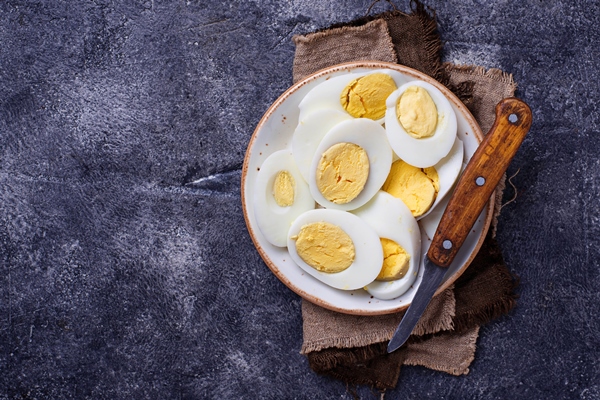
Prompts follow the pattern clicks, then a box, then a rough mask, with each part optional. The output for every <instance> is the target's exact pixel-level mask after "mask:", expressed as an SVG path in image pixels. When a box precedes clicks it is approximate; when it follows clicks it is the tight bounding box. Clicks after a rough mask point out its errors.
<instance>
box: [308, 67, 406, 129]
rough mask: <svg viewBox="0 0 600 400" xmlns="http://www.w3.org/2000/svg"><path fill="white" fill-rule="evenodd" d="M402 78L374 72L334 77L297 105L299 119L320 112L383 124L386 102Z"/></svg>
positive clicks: (404, 79) (321, 84)
mask: <svg viewBox="0 0 600 400" xmlns="http://www.w3.org/2000/svg"><path fill="white" fill-rule="evenodd" d="M406 80H407V79H406V78H405V77H403V76H402V74H400V73H399V72H397V71H392V70H376V71H370V72H361V73H351V74H344V75H341V76H336V77H333V78H330V79H328V80H326V81H325V82H322V83H320V84H318V85H317V86H315V87H314V88H313V89H312V90H311V91H310V92H308V93H307V94H306V96H305V97H304V98H303V99H302V101H301V102H300V104H299V106H298V107H299V108H300V119H302V118H303V117H304V116H305V115H307V114H309V113H311V112H313V111H315V110H320V109H323V108H331V109H334V110H338V111H341V112H344V113H346V114H348V115H350V116H352V117H354V118H369V119H372V120H375V121H378V122H380V123H382V122H383V118H384V117H385V112H386V99H387V97H388V96H389V95H390V94H391V93H392V92H394V91H395V90H396V89H397V88H398V87H400V86H401V85H402V84H403V83H405V82H406Z"/></svg>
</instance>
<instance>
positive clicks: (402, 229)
mask: <svg viewBox="0 0 600 400" xmlns="http://www.w3.org/2000/svg"><path fill="white" fill-rule="evenodd" d="M352 213H353V214H354V215H356V216H357V217H359V218H360V219H361V220H362V221H364V222H366V223H367V224H368V225H369V226H370V227H371V228H373V229H374V230H375V232H376V233H377V235H378V236H379V237H380V238H381V243H382V246H385V247H387V248H390V249H392V250H393V249H395V248H396V247H395V246H393V245H392V246H389V241H392V242H393V243H395V244H397V245H398V246H399V247H400V248H401V249H402V250H403V251H404V252H405V253H406V254H407V255H408V257H409V258H408V266H407V267H405V269H404V271H402V272H403V273H402V274H401V277H400V278H399V279H393V280H386V281H380V280H375V281H373V282H371V283H369V284H368V285H366V287H365V290H367V292H369V293H370V294H371V295H372V296H374V297H376V298H378V299H382V300H389V299H394V298H396V297H398V296H401V295H402V294H404V293H405V292H406V291H407V290H408V289H409V288H410V287H411V285H412V284H413V283H414V281H415V279H416V277H417V271H418V269H419V263H420V261H421V234H420V230H419V225H418V224H417V221H416V220H415V218H414V217H413V216H412V214H411V212H410V210H409V209H408V207H407V206H406V205H405V204H404V203H403V202H402V201H401V200H399V199H397V198H395V197H394V196H392V195H390V194H388V193H386V192H383V191H379V192H378V193H377V194H376V195H375V196H374V197H373V199H371V200H370V201H369V202H368V203H367V204H365V205H364V206H362V207H360V208H358V209H356V210H354V211H352ZM385 247H384V250H387V249H385ZM397 254H398V251H397V248H396V251H393V252H388V251H384V259H385V260H386V262H388V263H394V262H397V261H396V260H395V258H399V257H398V255H397ZM384 265H385V264H384ZM390 268H393V265H391V266H390Z"/></svg>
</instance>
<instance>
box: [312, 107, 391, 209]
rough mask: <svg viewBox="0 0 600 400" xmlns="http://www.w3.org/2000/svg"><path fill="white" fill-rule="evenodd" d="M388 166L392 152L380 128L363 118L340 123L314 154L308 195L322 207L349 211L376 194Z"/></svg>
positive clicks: (384, 177)
mask: <svg viewBox="0 0 600 400" xmlns="http://www.w3.org/2000/svg"><path fill="white" fill-rule="evenodd" d="M391 164H392V149H391V148H390V145H389V143H388V141H387V137H386V134H385V129H383V127H382V126H381V125H379V124H378V123H376V122H374V121H372V120H370V119H366V118H358V119H350V120H346V121H342V122H340V123H338V124H337V125H335V126H334V127H333V128H332V129H331V130H330V131H329V132H328V133H327V135H325V137H324V138H323V140H322V141H321V143H320V144H319V146H318V147H317V150H316V151H315V155H314V156H313V160H312V164H311V169H310V175H309V180H308V185H309V188H310V193H311V194H312V196H313V198H314V199H315V200H316V201H317V203H319V204H320V205H321V206H323V207H326V208H336V209H339V210H346V211H348V210H353V209H355V208H358V207H360V206H362V205H363V204H365V203H366V202H367V201H369V200H370V199H371V197H373V195H375V193H377V191H378V190H379V189H380V188H381V185H383V183H384V182H385V180H386V177H387V176H388V173H389V171H390V167H391Z"/></svg>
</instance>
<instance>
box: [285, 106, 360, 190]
mask: <svg viewBox="0 0 600 400" xmlns="http://www.w3.org/2000/svg"><path fill="white" fill-rule="evenodd" d="M351 118H352V117H351V116H350V115H349V114H348V113H346V112H341V111H339V110H334V109H331V108H324V109H321V110H314V111H313V112H311V113H306V115H304V116H303V117H301V118H300V120H299V121H298V125H297V126H296V130H295V131H294V135H293V136H292V154H293V155H294V160H295V161H296V165H297V166H298V169H299V170H300V173H301V174H302V176H303V177H304V180H305V181H307V182H308V179H309V175H310V164H311V161H312V158H313V156H314V154H315V151H316V150H317V147H318V146H319V143H321V140H323V138H324V137H325V135H326V134H327V132H329V130H330V129H331V128H333V127H334V126H335V125H337V124H338V123H340V122H342V121H345V120H348V119H351Z"/></svg>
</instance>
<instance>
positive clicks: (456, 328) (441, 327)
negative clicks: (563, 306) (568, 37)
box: [293, 1, 517, 389]
mask: <svg viewBox="0 0 600 400" xmlns="http://www.w3.org/2000/svg"><path fill="white" fill-rule="evenodd" d="M411 4H412V10H411V13H410V14H407V13H403V12H399V11H391V12H385V13H382V14H379V15H375V16H367V17H364V18H361V19H358V20H355V21H352V22H349V23H344V24H336V25H333V26H331V27H329V28H327V29H325V30H322V31H320V32H315V33H311V34H307V35H302V36H295V37H294V38H293V41H294V43H295V44H296V54H295V58H294V64H293V77H294V81H298V80H300V79H302V78H303V77H305V76H307V75H310V74H312V73H314V72H316V71H318V70H320V69H322V68H325V67H327V66H330V65H334V64H338V63H342V62H347V61H358V60H377V61H388V62H396V61H397V62H398V63H400V64H403V65H406V66H409V67H412V68H415V69H417V70H420V71H421V72H424V73H426V74H428V75H430V76H432V77H434V78H435V79H437V80H438V81H440V82H441V83H443V84H444V85H446V86H447V87H448V88H449V89H450V90H452V91H453V92H454V93H455V94H456V95H457V96H458V97H459V98H460V99H461V100H462V101H463V102H464V103H465V104H466V105H467V107H468V108H469V109H470V111H471V112H472V113H473V115H474V117H475V118H476V119H477V122H478V123H479V124H480V126H481V128H482V130H483V132H487V131H488V130H489V128H490V127H491V125H492V123H493V121H494V117H495V105H496V103H497V102H498V101H500V100H501V99H503V98H505V97H510V96H512V95H513V93H514V91H515V90H516V84H515V83H514V81H513V79H512V76H511V75H509V74H506V73H504V72H502V71H500V70H496V69H491V70H487V71H486V70H485V69H484V68H482V67H473V66H456V65H453V64H442V63H441V60H440V52H441V49H442V44H441V40H440V37H439V35H438V33H437V24H436V22H435V16H434V14H433V11H432V10H431V9H429V10H426V9H425V7H424V6H423V5H422V4H421V3H419V2H416V1H413V2H412V3H411ZM503 188H504V182H501V183H500V185H499V188H498V190H497V192H496V196H497V206H496V210H495V216H496V217H497V214H498V213H499V210H500V207H499V205H500V204H501V199H502V190H503ZM496 223H497V220H496V219H494V222H493V229H492V230H491V231H490V232H489V233H488V235H487V237H486V240H485V242H484V244H483V246H482V248H481V250H480V251H479V253H478V255H477V257H476V258H475V260H474V261H473V263H472V264H471V265H470V266H469V268H468V269H467V271H466V272H465V273H464V274H463V275H462V276H461V277H460V278H459V279H458V280H457V281H456V282H455V284H454V286H453V287H451V288H449V289H447V290H445V291H444V292H442V293H441V294H440V295H438V296H436V297H435V298H434V299H433V300H432V302H431V303H430V305H429V306H428V308H427V310H426V311H425V314H424V315H423V317H422V318H421V320H420V321H419V323H418V324H417V326H416V327H415V329H414V331H413V334H412V335H411V337H410V338H409V340H408V342H407V344H406V345H405V346H403V347H402V348H401V349H399V350H397V351H396V352H394V353H392V354H387V351H386V347H387V342H388V341H389V339H390V338H391V336H392V334H393V332H394V330H395V328H396V326H397V325H398V322H399V321H400V319H401V318H402V315H403V312H402V313H396V314H391V315H383V316H369V317H365V316H353V315H347V314H340V313H336V312H333V311H330V310H326V309H324V308H322V307H319V306H317V305H314V304H312V303H310V302H307V301H303V303H302V316H303V321H304V325H303V334H304V343H303V346H302V350H301V352H302V353H303V354H305V355H306V356H307V357H308V360H309V364H310V366H311V368H312V369H313V370H314V371H316V372H318V373H322V374H326V375H329V376H333V377H335V378H338V379H341V380H343V381H345V382H347V383H353V384H366V385H372V386H375V387H376V388H380V389H385V388H392V387H394V386H395V385H396V383H397V380H398V377H399V374H400V367H401V366H402V365H421V366H424V367H427V368H430V369H434V370H438V371H444V372H447V373H450V374H453V375H461V374H466V373H468V371H469V365H470V363H471V362H472V360H473V359H474V356H475V347H476V340H477V337H478V333H479V326H480V325H481V324H484V323H486V322H488V321H490V320H491V319H494V318H497V317H499V316H501V315H503V314H506V313H508V312H509V311H510V310H511V309H512V308H513V307H514V306H515V304H516V295H515V294H514V290H515V287H516V285H517V281H516V279H514V277H513V276H512V275H511V274H510V272H509V270H508V268H507V267H506V265H505V264H504V262H503V260H502V255H501V252H500V250H499V248H498V245H497V243H496V241H495V239H494V234H495V226H496Z"/></svg>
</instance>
